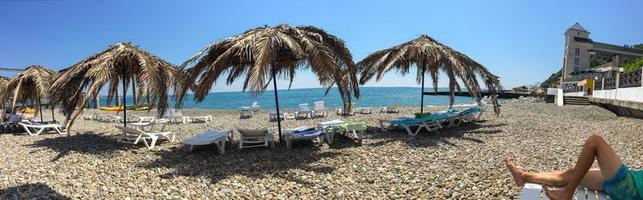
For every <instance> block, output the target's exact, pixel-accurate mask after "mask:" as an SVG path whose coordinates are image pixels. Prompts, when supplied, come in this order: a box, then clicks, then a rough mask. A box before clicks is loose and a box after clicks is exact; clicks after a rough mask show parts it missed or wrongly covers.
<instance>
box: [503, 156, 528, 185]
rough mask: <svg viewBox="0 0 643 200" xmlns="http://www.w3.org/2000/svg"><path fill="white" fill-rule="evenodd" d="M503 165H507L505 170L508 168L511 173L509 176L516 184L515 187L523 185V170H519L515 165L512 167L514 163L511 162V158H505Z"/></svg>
mask: <svg viewBox="0 0 643 200" xmlns="http://www.w3.org/2000/svg"><path fill="white" fill-rule="evenodd" d="M505 164H507V168H509V171H510V172H511V176H513V178H514V182H516V185H518V186H522V185H524V184H525V180H524V179H523V177H522V175H523V174H524V173H525V170H523V169H520V168H519V167H516V165H514V163H513V162H512V161H511V158H506V159H505Z"/></svg>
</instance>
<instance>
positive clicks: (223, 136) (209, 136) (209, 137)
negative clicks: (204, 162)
mask: <svg viewBox="0 0 643 200" xmlns="http://www.w3.org/2000/svg"><path fill="white" fill-rule="evenodd" d="M231 136H232V131H226V130H214V131H212V130H210V131H206V132H204V133H201V134H198V135H195V136H194V137H192V138H190V139H187V140H185V141H183V144H186V145H190V151H192V149H193V148H194V146H197V145H210V144H215V145H217V149H219V152H221V154H223V153H225V143H226V142H227V141H229V140H230V138H231Z"/></svg>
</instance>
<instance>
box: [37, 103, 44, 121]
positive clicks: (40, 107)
mask: <svg viewBox="0 0 643 200" xmlns="http://www.w3.org/2000/svg"><path fill="white" fill-rule="evenodd" d="M38 110H39V111H38V112H39V113H40V123H43V122H45V121H44V120H42V104H41V103H40V97H38Z"/></svg>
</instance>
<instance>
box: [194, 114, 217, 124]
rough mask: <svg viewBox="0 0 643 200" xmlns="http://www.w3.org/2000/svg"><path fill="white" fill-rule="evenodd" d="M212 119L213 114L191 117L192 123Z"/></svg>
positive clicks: (205, 121) (206, 121)
mask: <svg viewBox="0 0 643 200" xmlns="http://www.w3.org/2000/svg"><path fill="white" fill-rule="evenodd" d="M211 121H212V115H204V116H196V117H190V122H192V123H208V122H211Z"/></svg>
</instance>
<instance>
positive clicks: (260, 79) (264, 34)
mask: <svg viewBox="0 0 643 200" xmlns="http://www.w3.org/2000/svg"><path fill="white" fill-rule="evenodd" d="M188 65H191V66H190V67H189V68H188V69H187V70H186V71H187V74H188V78H187V80H188V82H194V83H196V84H197V86H196V87H195V88H194V93H195V100H196V101H197V102H199V101H202V100H203V99H204V98H205V96H206V95H207V94H208V93H209V91H210V88H211V87H212V84H214V82H215V81H216V80H218V79H220V78H221V77H222V76H224V75H226V74H227V77H224V78H225V79H226V83H227V84H231V83H232V82H234V81H235V80H237V79H243V80H244V83H243V90H244V91H246V90H249V91H250V92H251V93H252V94H254V95H257V94H260V93H263V92H264V91H266V88H267V87H268V84H269V83H270V81H272V82H273V89H274V94H275V104H276V110H277V113H278V114H277V126H278V129H279V139H280V140H281V116H280V115H279V113H280V112H279V102H278V101H279V98H278V94H277V83H276V81H275V80H276V79H277V78H278V77H282V78H285V79H289V80H290V85H292V81H293V79H294V77H295V73H296V72H297V71H299V70H301V69H310V70H311V71H312V72H313V73H314V74H315V75H317V78H318V81H319V84H321V85H323V86H324V87H325V88H326V93H328V92H329V90H330V89H331V87H332V86H333V85H336V86H337V88H338V89H339V93H340V96H341V97H342V100H343V103H344V108H345V109H350V106H351V103H350V102H351V98H352V96H355V97H357V98H358V97H359V88H358V82H357V76H356V73H357V70H356V68H355V66H354V63H353V58H352V55H351V53H350V51H349V50H348V49H347V48H346V46H345V44H344V42H343V41H342V40H340V39H339V38H337V37H335V36H334V35H331V34H328V33H327V32H325V31H324V30H322V29H319V28H316V27H312V26H298V27H291V26H288V25H278V26H275V27H268V26H264V27H259V28H255V29H251V30H248V31H246V32H244V33H242V34H240V35H237V36H234V37H230V38H227V39H224V40H221V41H219V42H216V43H213V44H211V45H209V46H207V47H206V48H205V49H203V50H201V51H199V52H198V53H197V54H196V55H195V56H194V57H192V58H191V59H189V60H188V61H186V62H185V63H184V64H183V66H184V67H187V66H188ZM185 86H187V85H185ZM185 91H187V89H185V90H183V94H182V95H180V96H181V97H180V98H182V97H183V96H184V95H185Z"/></svg>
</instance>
